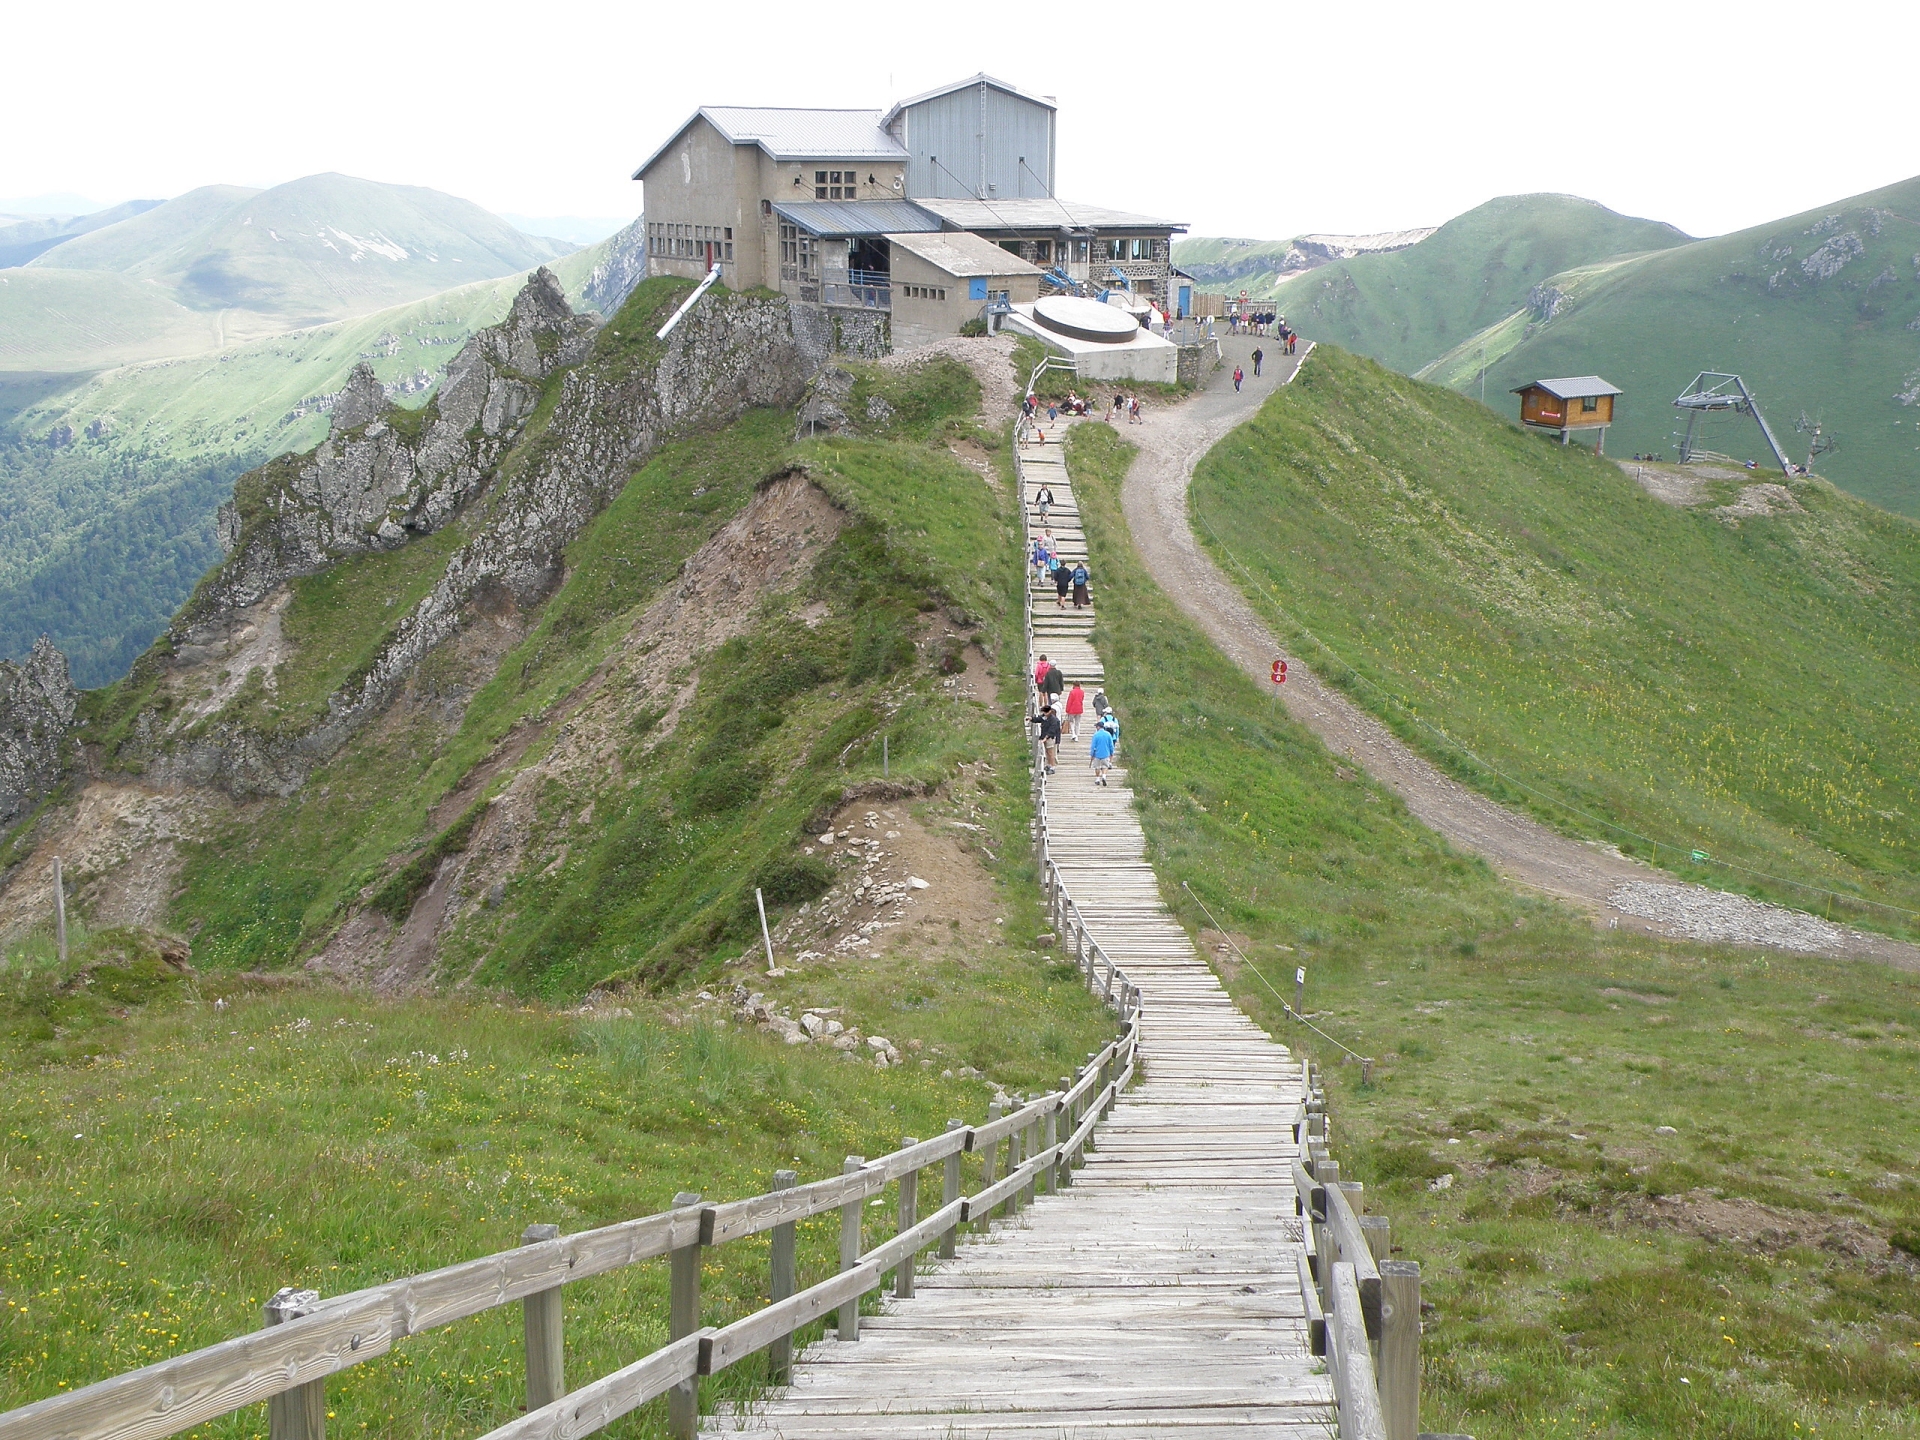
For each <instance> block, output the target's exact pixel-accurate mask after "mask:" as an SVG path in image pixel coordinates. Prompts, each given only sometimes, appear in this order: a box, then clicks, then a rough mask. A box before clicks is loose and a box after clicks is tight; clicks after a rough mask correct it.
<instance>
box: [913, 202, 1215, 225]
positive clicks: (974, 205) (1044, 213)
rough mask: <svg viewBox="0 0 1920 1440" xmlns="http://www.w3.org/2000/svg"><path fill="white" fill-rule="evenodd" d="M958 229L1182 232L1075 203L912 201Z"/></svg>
mask: <svg viewBox="0 0 1920 1440" xmlns="http://www.w3.org/2000/svg"><path fill="white" fill-rule="evenodd" d="M914 203H915V204H916V205H919V206H920V207H921V208H922V209H926V210H931V211H932V212H933V213H934V214H936V215H938V216H939V217H940V218H941V219H942V220H945V221H946V222H947V223H948V224H949V225H952V226H954V227H955V228H957V229H961V230H1043V231H1060V230H1076V231H1078V230H1093V231H1118V230H1167V231H1173V230H1185V229H1186V228H1187V226H1186V222H1185V221H1182V220H1156V219H1154V218H1153V217H1152V216H1150V215H1130V214H1128V213H1127V212H1126V211H1125V210H1109V209H1107V208H1106V207H1105V206H1101V205H1083V204H1081V203H1079V202H1078V201H1076V200H1054V199H1040V198H1032V197H1029V198H1026V199H1009V200H933V199H925V198H923V199H920V200H916V201H915V202H914Z"/></svg>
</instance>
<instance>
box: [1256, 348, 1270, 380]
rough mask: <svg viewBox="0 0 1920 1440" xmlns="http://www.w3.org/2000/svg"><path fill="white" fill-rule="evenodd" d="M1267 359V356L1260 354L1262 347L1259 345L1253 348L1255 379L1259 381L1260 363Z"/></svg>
mask: <svg viewBox="0 0 1920 1440" xmlns="http://www.w3.org/2000/svg"><path fill="white" fill-rule="evenodd" d="M1266 358H1267V357H1266V356H1265V355H1263V354H1261V353H1260V347H1259V346H1257V345H1256V346H1254V348H1253V378H1254V379H1256V380H1258V379H1259V378H1260V362H1261V361H1262V360H1264V359H1266Z"/></svg>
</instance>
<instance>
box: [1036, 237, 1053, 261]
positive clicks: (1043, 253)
mask: <svg viewBox="0 0 1920 1440" xmlns="http://www.w3.org/2000/svg"><path fill="white" fill-rule="evenodd" d="M1033 263H1034V264H1036V265H1051V264H1052V263H1053V242H1052V241H1051V240H1036V241H1034V242H1033Z"/></svg>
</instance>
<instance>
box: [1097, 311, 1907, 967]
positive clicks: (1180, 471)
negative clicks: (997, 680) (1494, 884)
mask: <svg viewBox="0 0 1920 1440" xmlns="http://www.w3.org/2000/svg"><path fill="white" fill-rule="evenodd" d="M1255 343H1256V342H1254V341H1252V340H1249V339H1245V338H1226V339H1223V340H1222V341H1221V348H1222V349H1223V350H1224V351H1225V353H1226V363H1225V364H1224V365H1222V366H1221V368H1220V369H1219V371H1217V372H1216V373H1215V375H1214V376H1213V379H1212V382H1211V383H1210V384H1209V385H1208V387H1207V388H1206V389H1205V390H1204V391H1202V392H1201V393H1200V394H1199V395H1197V396H1195V397H1194V398H1193V399H1192V400H1189V401H1187V402H1185V403H1184V404H1180V405H1176V406H1166V407H1159V406H1156V407H1154V409H1153V410H1152V412H1150V413H1149V414H1148V415H1147V416H1146V419H1145V423H1144V424H1142V425H1140V426H1138V427H1131V428H1129V429H1128V430H1127V432H1126V434H1127V438H1128V439H1129V440H1131V441H1133V442H1134V443H1135V444H1137V445H1138V446H1139V447H1140V456H1139V458H1138V459H1137V460H1135V461H1134V464H1133V468H1132V470H1130V471H1129V472H1128V474H1127V480H1126V485H1125V488H1124V490H1123V492H1122V504H1123V506H1124V508H1125V511H1126V516H1127V523H1128V525H1129V526H1130V527H1131V529H1132V531H1133V540H1134V544H1135V546H1136V547H1137V548H1138V549H1139V551H1140V555H1141V558H1142V559H1143V560H1145V561H1146V565H1147V569H1148V571H1149V573H1151V574H1152V576H1153V578H1154V579H1155V581H1157V582H1158V583H1159V585H1160V587H1161V588H1162V589H1163V590H1165V591H1166V592H1167V593H1168V594H1169V595H1171V596H1172V597H1173V598H1174V600H1175V602H1176V603H1177V604H1178V605H1179V606H1180V608H1181V609H1182V610H1184V611H1185V612H1186V613H1187V615H1188V616H1189V617H1190V618H1191V619H1192V620H1193V621H1194V623H1195V624H1197V625H1199V627H1200V628H1201V630H1202V631H1203V632H1204V633H1205V634H1206V635H1207V637H1208V638H1209V639H1210V640H1212V641H1213V643H1214V644H1215V645H1217V646H1218V647H1219V648H1220V650H1221V651H1222V652H1223V653H1224V654H1225V655H1226V656H1227V657H1228V658H1229V659H1231V660H1232V661H1233V662H1234V663H1235V664H1237V665H1239V666H1240V667H1241V668H1242V669H1244V670H1245V671H1246V672H1247V673H1248V674H1250V675H1252V676H1254V677H1255V678H1257V679H1258V680H1259V681H1260V682H1261V683H1262V684H1263V685H1264V684H1266V683H1267V673H1268V667H1269V666H1270V665H1271V664H1272V663H1273V661H1274V660H1275V659H1277V658H1279V657H1281V656H1286V657H1287V661H1288V678H1287V683H1286V685H1285V686H1284V687H1282V689H1281V699H1282V700H1283V701H1284V702H1285V704H1286V707H1287V710H1288V713H1290V714H1291V715H1292V716H1293V717H1294V719H1296V720H1298V721H1300V722H1301V723H1302V724H1303V725H1305V726H1306V727H1307V728H1308V729H1310V730H1312V731H1313V733H1314V734H1316V735H1318V736H1319V737H1320V738H1321V740H1323V741H1324V742H1326V745H1327V748H1328V749H1330V750H1332V751H1333V752H1334V753H1335V754H1337V755H1342V756H1345V757H1347V758H1349V759H1351V760H1352V761H1353V762H1354V763H1355V764H1357V765H1359V766H1360V767H1361V768H1362V769H1364V770H1365V771H1366V772H1367V773H1368V774H1369V775H1371V776H1372V777H1373V778H1374V779H1376V780H1378V781H1379V782H1380V783H1381V784H1383V785H1385V786H1386V787H1387V788H1388V789H1390V790H1392V791H1393V792H1394V793H1395V794H1396V795H1398V796H1400V798H1401V799H1402V800H1404V801H1405V802H1406V805H1407V808H1408V809H1409V810H1410V811H1412V812H1413V814H1414V815H1415V817H1417V818H1418V819H1419V820H1420V821H1421V822H1422V823H1423V824H1426V825H1428V826H1430V827H1431V828H1432V829H1434V830H1436V831H1438V832H1439V833H1440V834H1441V835H1443V836H1445V837H1446V838H1447V839H1448V840H1449V841H1450V842H1452V843H1453V844H1454V845H1457V846H1459V847H1460V848H1461V849H1462V850H1469V851H1472V852H1473V853H1474V854H1476V855H1479V856H1481V857H1483V858H1484V859H1485V860H1486V861H1487V862H1488V863H1489V864H1491V865H1492V866H1493V867H1494V868H1495V869H1496V870H1498V871H1499V872H1500V873H1501V874H1502V875H1503V876H1505V877H1506V878H1507V879H1508V880H1511V881H1513V882H1514V883H1516V884H1519V885H1524V886H1527V887H1528V888H1530V889H1534V890H1540V891H1544V892H1545V893H1547V894H1549V895H1553V896H1556V897H1558V898H1559V899H1561V900H1565V901H1568V902H1569V903H1571V904H1574V905H1576V906H1578V907H1580V908H1581V909H1584V910H1587V911H1589V912H1590V913H1591V914H1593V915H1594V916H1595V918H1596V921H1597V922H1598V923H1602V924H1606V925H1609V926H1620V925H1624V926H1627V927H1629V928H1632V929H1637V930H1642V931H1646V932H1648V933H1651V934H1658V935H1667V936H1673V937H1677V938H1687V939H1694V940H1707V941H1719V942H1723V943H1729V944H1736V945H1761V946H1767V947H1770V948H1776V949H1785V950H1793V951H1798V952H1801V953H1810V954H1819V955H1826V956H1831V957H1836V958H1846V959H1861V958H1871V959H1877V960H1884V961H1886V962H1888V963H1889V964H1893V965H1898V966H1900V967H1901V968H1903V969H1910V970H1920V946H1913V945H1908V944H1905V943H1903V942H1901V941H1898V940H1891V939H1888V938H1886V937H1884V936H1879V935H1870V934H1866V933H1863V932H1861V931H1858V930H1850V929H1847V928H1845V927H1843V926H1839V925H1833V924H1830V923H1828V922H1827V921H1825V920H1821V919H1819V918H1818V917H1816V916H1812V915H1807V914H1803V913H1802V912H1800V911H1797V910H1788V909H1785V908H1783V907H1781V906H1778V905H1766V904H1762V903H1760V902H1758V901H1754V900H1749V899H1747V898H1746V897H1744V896H1737V895H1729V894H1726V893H1724V892H1722V891H1718V890H1712V889H1709V888H1708V887H1706V886H1703V885H1692V884H1688V883H1686V882H1684V881H1679V880H1676V879H1674V877H1673V876H1671V875H1669V874H1667V873H1666V872H1665V871H1661V870H1656V869H1654V868H1653V867H1651V866H1648V865H1643V864H1641V863H1640V862H1638V861H1636V860H1631V859H1629V858H1627V857H1626V856H1624V855H1621V854H1620V853H1619V852H1618V851H1616V850H1614V849H1613V848H1612V847H1611V846H1606V845H1599V844H1595V843H1592V842H1588V841H1581V840H1573V839H1569V838H1568V837H1567V836H1564V835H1561V834H1559V833H1558V832H1556V831H1553V830H1550V829H1548V828H1547V827H1546V826H1544V825H1541V824H1540V823H1539V822H1538V821H1535V820H1532V819H1530V818H1528V817H1527V816H1525V815H1521V814H1519V813H1517V812H1515V811H1513V810H1509V809H1507V808H1506V807H1505V806H1503V805H1498V804H1495V803H1494V802H1493V801H1491V800H1489V799H1487V798H1486V797H1485V796H1484V795H1480V794H1477V793H1476V792H1474V791H1472V790H1469V789H1467V788H1466V787H1465V786H1464V785H1461V784H1459V783H1458V782H1457V781H1454V780H1451V779H1449V778H1448V777H1447V776H1446V775H1444V774H1442V773H1441V772H1440V771H1439V770H1438V769H1436V768H1435V767H1434V766H1433V765H1432V764H1431V763H1429V762H1428V761H1426V760H1424V759H1422V758H1421V757H1420V756H1419V755H1417V754H1415V753H1414V752H1413V751H1412V750H1410V749H1408V748H1407V746H1406V745H1404V744H1403V743H1401V741H1400V740H1398V739H1397V738H1395V736H1394V735H1393V734H1392V732H1391V731H1389V730H1388V729H1387V728H1386V726H1384V725H1382V724H1381V723H1380V722H1379V721H1378V720H1376V719H1374V718H1373V717H1372V716H1371V715H1369V714H1367V713H1366V712H1365V711H1363V710H1361V709H1360V708H1359V707H1358V706H1356V705H1355V704H1354V703H1353V702H1352V701H1350V700H1348V699H1347V698H1346V697H1345V696H1344V695H1342V694H1340V693H1339V692H1338V691H1336V690H1332V689H1330V688H1329V687H1327V686H1326V685H1323V684H1322V683H1321V681H1320V678H1319V677H1318V676H1317V675H1315V674H1314V673H1313V671H1312V670H1311V669H1309V668H1308V667H1307V665H1306V664H1305V663H1304V662H1302V661H1300V660H1298V659H1296V658H1294V657H1293V656H1291V655H1288V654H1287V651H1286V650H1285V649H1284V648H1283V647H1282V646H1281V645H1280V644H1279V642H1278V641H1277V640H1276V639H1275V638H1274V636H1273V633H1272V631H1270V630H1269V629H1268V628H1267V625H1266V622H1265V621H1263V620H1262V619H1261V618H1260V617H1259V616H1258V615H1257V614H1255V613H1254V611H1253V609H1252V607H1251V606H1250V605H1248V603H1247V601H1246V599H1245V597H1244V596H1242V594H1241V593H1240V590H1239V589H1238V587H1236V586H1235V585H1233V584H1231V583H1230V582H1229V581H1228V580H1227V578H1226V577H1225V576H1224V575H1223V574H1222V573H1221V571H1220V568H1219V567H1218V566H1217V565H1215V564H1214V562H1213V560H1212V558H1211V557H1210V556H1208V555H1207V554H1206V553H1205V552H1204V551H1203V550H1202V549H1201V548H1200V545H1199V543H1198V542H1197V541H1196V540H1195V539H1194V536H1193V531H1192V528H1191V526H1190V525H1189V523H1188V510H1187V485H1188V482H1189V481H1190V480H1191V478H1192V476H1193V468H1194V466H1195V465H1196V464H1197V463H1198V462H1199V460H1200V457H1201V456H1203V455H1205V454H1206V453H1207V451H1208V450H1210V449H1211V448H1212V447H1213V446H1214V444H1215V443H1217V442H1218V441H1219V440H1220V439H1221V438H1222V437H1223V436H1225V435H1226V434H1227V432H1228V431H1230V430H1232V429H1233V428H1234V427H1235V426H1236V425H1238V424H1240V423H1241V422H1242V421H1243V420H1245V419H1247V418H1248V417H1249V416H1250V415H1251V414H1252V413H1253V412H1254V411H1255V410H1256V409H1257V408H1258V407H1259V405H1260V403H1261V402H1262V401H1263V400H1265V399H1266V398H1267V396H1269V395H1271V394H1272V393H1273V391H1274V390H1275V389H1276V388H1278V387H1279V386H1281V385H1284V384H1285V383H1286V382H1287V381H1288V380H1290V379H1292V378H1293V374H1294V371H1295V369H1296V368H1297V366H1298V365H1299V364H1300V363H1301V362H1303V361H1305V360H1306V358H1307V356H1306V351H1305V349H1304V348H1303V351H1302V353H1301V354H1299V355H1297V356H1294V357H1292V358H1290V359H1284V360H1281V361H1280V362H1279V363H1278V364H1277V365H1276V364H1275V363H1274V362H1273V361H1272V360H1269V361H1268V363H1267V364H1266V365H1265V366H1264V367H1263V368H1264V369H1265V371H1266V373H1265V374H1264V375H1263V376H1262V377H1261V378H1259V379H1257V380H1256V379H1254V378H1253V373H1252V372H1253V365H1252V362H1251V360H1250V359H1249V358H1248V357H1249V356H1250V354H1251V352H1252V350H1253V347H1254V344H1255ZM1258 343H1260V344H1261V346H1262V348H1263V349H1265V350H1266V351H1267V352H1268V353H1269V355H1271V354H1272V351H1273V348H1274V345H1273V342H1272V341H1263V342H1258ZM1236 362H1237V363H1239V364H1240V365H1241V366H1242V367H1243V368H1244V369H1245V370H1246V372H1247V379H1246V384H1245V388H1244V389H1243V390H1241V391H1240V392H1239V393H1237V394H1236V393H1235V391H1234V388H1233V381H1232V373H1233V367H1234V365H1235V363H1236Z"/></svg>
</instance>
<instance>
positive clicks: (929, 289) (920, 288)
mask: <svg viewBox="0 0 1920 1440" xmlns="http://www.w3.org/2000/svg"><path fill="white" fill-rule="evenodd" d="M900 288H901V289H902V290H904V291H905V292H906V295H907V298H908V299H909V300H944V299H946V298H947V288H946V286H944V285H902V286H901V287H900Z"/></svg>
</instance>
